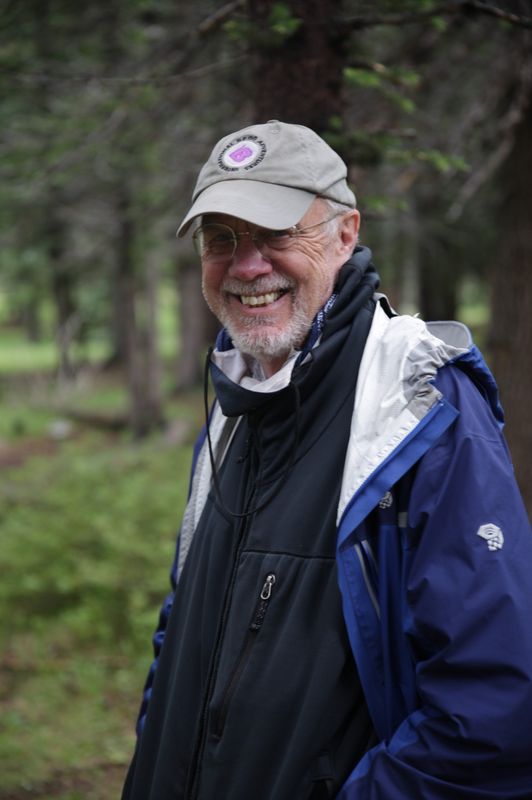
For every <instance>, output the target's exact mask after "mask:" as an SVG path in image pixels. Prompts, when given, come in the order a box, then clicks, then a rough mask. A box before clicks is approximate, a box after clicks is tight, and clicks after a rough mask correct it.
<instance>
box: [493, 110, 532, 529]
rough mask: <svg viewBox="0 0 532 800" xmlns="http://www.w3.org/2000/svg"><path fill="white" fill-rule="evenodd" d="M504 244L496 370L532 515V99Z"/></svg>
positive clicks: (505, 184)
mask: <svg viewBox="0 0 532 800" xmlns="http://www.w3.org/2000/svg"><path fill="white" fill-rule="evenodd" d="M500 188H501V201H502V202H501V208H500V213H499V217H498V223H499V225H498V227H499V230H500V239H499V241H500V247H499V252H498V257H497V259H496V261H495V263H494V266H493V271H492V289H493V322H492V329H491V337H490V345H491V348H492V350H493V370H494V374H495V378H496V379H497V381H498V384H499V390H500V396H501V402H502V405H503V408H504V409H505V412H506V427H505V434H506V439H507V441H508V446H509V448H510V453H511V456H512V460H513V464H514V469H515V475H516V478H517V482H518V484H519V488H520V490H521V493H522V495H523V500H524V502H525V506H526V508H527V511H528V514H529V516H530V517H532V455H531V454H532V415H531V414H530V398H531V397H532V370H531V369H530V358H531V353H532V194H531V193H532V102H530V103H529V105H528V108H527V110H526V112H525V114H524V116H523V119H522V120H521V122H520V123H519V125H518V127H517V129H516V135H515V144H514V148H513V151H512V153H511V155H510V156H509V157H508V159H507V161H506V163H505V165H504V167H503V170H502V172H501V175H500Z"/></svg>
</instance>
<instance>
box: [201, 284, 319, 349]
mask: <svg viewBox="0 0 532 800" xmlns="http://www.w3.org/2000/svg"><path fill="white" fill-rule="evenodd" d="M279 289H287V290H288V291H291V292H292V297H293V298H294V300H293V313H292V317H291V319H290V321H289V322H288V323H287V324H286V325H285V326H284V328H283V329H282V330H278V329H276V330H272V329H271V327H270V326H271V323H272V322H273V319H272V318H271V317H268V316H266V315H264V316H262V317H257V318H256V319H246V320H245V321H242V320H241V321H240V326H239V327H240V329H239V330H237V326H236V325H235V324H234V323H233V322H232V320H231V315H230V314H229V312H228V311H227V310H226V309H225V308H223V309H222V310H219V311H218V312H217V311H215V309H214V308H212V306H211V305H210V303H209V302H208V300H207V298H205V299H206V300H207V304H208V305H209V308H210V309H211V311H212V312H213V313H214V314H215V315H216V316H217V317H218V319H219V320H220V322H221V323H222V325H223V326H224V327H225V328H226V330H227V332H228V333H229V336H230V337H231V340H232V342H233V344H234V345H235V347H237V348H238V349H239V350H240V351H241V352H242V353H246V354H247V355H250V356H253V357H254V358H257V359H260V358H261V357H262V358H280V357H281V356H288V354H289V353H290V351H291V350H292V347H297V346H299V345H300V344H301V343H302V342H304V341H305V339H306V338H307V336H308V334H309V332H310V329H311V327H312V322H313V319H314V317H309V315H308V312H306V311H305V310H304V309H302V308H301V307H300V306H299V304H298V298H297V283H296V282H295V281H293V280H291V279H290V278H287V277H284V276H283V277H281V276H279V275H276V276H275V277H274V278H273V279H272V278H270V277H263V278H258V279H257V280H256V281H253V282H251V283H250V282H243V281H239V280H236V279H232V280H227V281H225V282H224V284H223V286H222V287H221V291H222V292H228V293H230V294H235V295H239V294H246V295H247V294H257V295H259V294H267V293H269V292H273V291H278V290H279ZM204 294H205V293H204ZM244 326H245V327H244Z"/></svg>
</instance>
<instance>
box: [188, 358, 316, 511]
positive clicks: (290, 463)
mask: <svg viewBox="0 0 532 800" xmlns="http://www.w3.org/2000/svg"><path fill="white" fill-rule="evenodd" d="M212 351H213V349H212V347H209V350H208V352H207V358H206V359H205V373H204V382H203V400H204V403H205V427H206V430H207V444H208V447H209V457H210V460H211V469H212V478H213V482H214V487H215V489H216V494H217V495H218V500H219V501H220V505H221V506H222V508H223V510H224V511H225V512H226V513H227V514H229V515H230V516H231V517H236V518H237V519H244V517H250V516H251V515H252V514H255V513H256V512H257V511H262V509H263V508H265V506H267V505H268V503H270V502H271V501H272V500H273V498H274V497H276V496H277V495H278V494H279V492H280V491H281V489H282V487H283V486H284V484H285V482H286V479H287V477H288V473H289V472H290V470H291V469H292V466H293V464H294V460H295V457H296V453H297V448H298V446H299V420H300V416H301V414H300V406H301V401H300V397H299V389H298V388H297V386H296V385H295V383H293V382H291V383H290V386H292V387H293V389H294V406H295V409H294V413H295V424H294V445H293V447H292V452H291V453H290V458H289V459H288V466H287V467H286V469H285V471H284V473H283V475H282V476H281V478H280V479H279V481H278V482H277V485H276V487H275V489H274V491H273V492H271V494H270V495H269V496H268V497H266V499H265V500H264V501H263V502H262V503H261V504H260V505H258V506H257V507H256V508H252V509H251V510H250V511H245V512H244V513H243V514H235V513H234V512H233V511H230V510H229V509H228V508H227V506H226V505H225V502H224V499H223V497H222V491H221V488H220V483H219V481H218V474H217V472H216V464H215V461H214V453H213V449H212V441H211V431H210V422H209V364H210V361H211V355H212ZM246 455H247V453H246ZM242 460H244V459H242Z"/></svg>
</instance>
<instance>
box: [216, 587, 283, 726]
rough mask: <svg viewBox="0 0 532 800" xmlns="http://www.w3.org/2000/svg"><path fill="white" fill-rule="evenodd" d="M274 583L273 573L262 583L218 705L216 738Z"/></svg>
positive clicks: (268, 601) (247, 658)
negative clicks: (235, 662) (244, 636)
mask: <svg viewBox="0 0 532 800" xmlns="http://www.w3.org/2000/svg"><path fill="white" fill-rule="evenodd" d="M274 583H275V575H274V574H273V572H270V573H269V574H268V575H267V576H266V579H265V581H264V586H263V587H262V590H261V593H260V597H259V601H258V605H257V607H256V610H255V614H254V615H253V621H252V623H251V625H250V626H249V628H248V631H247V634H246V639H245V641H244V646H243V648H242V652H241V654H240V658H239V659H238V662H237V665H236V667H235V669H234V671H233V674H232V676H231V678H230V680H229V683H228V684H227V688H226V690H225V692H224V695H223V697H222V702H221V704H220V711H219V712H218V719H217V720H216V735H217V736H221V735H222V734H223V731H224V727H225V721H226V719H227V714H228V712H229V708H230V706H231V700H232V699H233V695H234V693H235V691H236V689H237V686H238V684H239V682H240V679H241V677H242V674H243V672H244V669H245V668H246V664H247V662H248V661H249V657H250V656H251V653H252V651H253V646H254V645H255V642H256V641H257V637H258V635H259V633H260V629H261V628H262V623H263V622H264V617H265V616H266V612H267V610H268V606H269V604H270V600H271V596H272V590H273V585H274Z"/></svg>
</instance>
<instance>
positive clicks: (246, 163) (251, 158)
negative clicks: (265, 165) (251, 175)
mask: <svg viewBox="0 0 532 800" xmlns="http://www.w3.org/2000/svg"><path fill="white" fill-rule="evenodd" d="M265 155H266V145H265V144H264V142H263V141H262V140H261V139H259V138H258V137H257V136H242V137H241V138H239V139H233V141H232V142H229V144H228V145H226V146H225V148H224V149H223V150H222V152H221V153H220V155H219V156H218V166H219V167H220V169H223V170H224V171H225V172H238V171H239V170H241V169H244V170H248V169H253V167H256V166H257V164H260V162H261V161H262V159H263V158H264V156H265Z"/></svg>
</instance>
